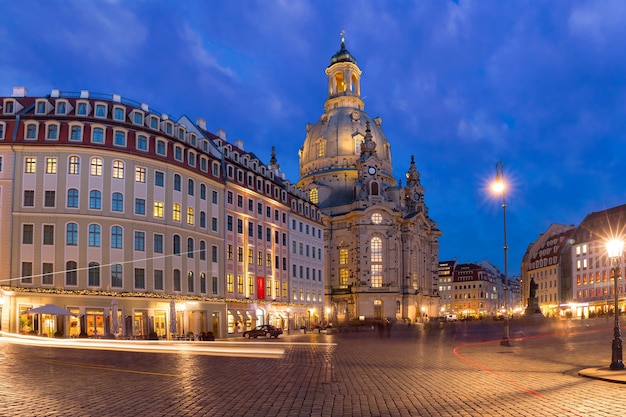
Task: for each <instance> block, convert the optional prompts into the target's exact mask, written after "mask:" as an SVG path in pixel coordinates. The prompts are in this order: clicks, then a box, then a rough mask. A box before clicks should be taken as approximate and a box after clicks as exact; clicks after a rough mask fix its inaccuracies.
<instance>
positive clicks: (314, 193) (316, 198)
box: [310, 188, 319, 204]
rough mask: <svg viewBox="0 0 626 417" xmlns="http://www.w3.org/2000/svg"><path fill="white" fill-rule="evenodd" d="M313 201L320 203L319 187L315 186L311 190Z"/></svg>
mask: <svg viewBox="0 0 626 417" xmlns="http://www.w3.org/2000/svg"><path fill="white" fill-rule="evenodd" d="M310 197H311V202H312V203H314V204H318V203H319V192H318V190H317V188H313V189H312V190H311V192H310Z"/></svg>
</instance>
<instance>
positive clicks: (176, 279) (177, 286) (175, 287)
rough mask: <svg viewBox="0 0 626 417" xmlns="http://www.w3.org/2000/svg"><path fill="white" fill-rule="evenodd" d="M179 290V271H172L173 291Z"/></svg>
mask: <svg viewBox="0 0 626 417" xmlns="http://www.w3.org/2000/svg"><path fill="white" fill-rule="evenodd" d="M180 290H181V282H180V269H175V270H174V291H180Z"/></svg>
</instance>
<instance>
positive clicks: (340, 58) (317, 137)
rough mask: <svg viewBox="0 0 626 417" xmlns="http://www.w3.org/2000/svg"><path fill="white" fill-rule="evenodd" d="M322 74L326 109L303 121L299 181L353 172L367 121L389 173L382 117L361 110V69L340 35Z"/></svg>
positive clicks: (378, 152)
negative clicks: (325, 82)
mask: <svg viewBox="0 0 626 417" xmlns="http://www.w3.org/2000/svg"><path fill="white" fill-rule="evenodd" d="M326 76H327V77H328V98H327V99H326V102H325V103H324V109H325V110H326V111H325V112H324V114H322V116H321V117H320V119H319V120H318V121H317V122H316V123H315V124H313V125H311V124H308V125H307V133H306V138H305V140H304V144H303V146H302V148H300V183H301V184H304V183H310V182H311V181H314V180H316V179H317V178H320V176H323V175H326V174H330V175H334V174H339V172H338V171H344V174H346V175H347V176H352V175H353V174H354V173H355V172H356V161H357V160H358V159H359V158H360V157H361V145H362V143H363V140H364V139H365V134H366V129H367V125H368V124H369V128H370V130H371V136H372V140H373V142H374V143H375V144H376V146H375V149H376V154H377V157H378V158H379V159H380V161H381V164H382V166H381V168H382V170H383V171H385V173H386V174H387V175H388V176H390V177H391V176H392V172H391V171H392V165H391V150H390V146H389V142H388V141H387V138H386V137H385V134H384V133H383V130H382V120H381V119H380V118H378V117H377V118H373V119H372V118H371V117H370V116H369V115H368V114H367V113H366V112H365V111H364V110H363V108H364V103H363V100H362V99H361V85H360V83H361V70H360V69H359V67H358V66H357V64H356V59H355V58H354V57H353V56H352V54H350V52H348V50H347V49H346V46H345V42H344V39H343V38H342V39H341V49H340V50H339V51H338V52H337V53H336V54H335V55H333V56H332V57H331V60H330V65H329V66H328V67H327V68H326ZM351 172H352V173H351Z"/></svg>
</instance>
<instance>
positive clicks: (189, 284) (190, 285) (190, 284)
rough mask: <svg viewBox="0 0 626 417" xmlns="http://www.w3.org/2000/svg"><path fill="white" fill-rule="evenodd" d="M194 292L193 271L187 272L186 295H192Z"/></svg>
mask: <svg viewBox="0 0 626 417" xmlns="http://www.w3.org/2000/svg"><path fill="white" fill-rule="evenodd" d="M195 291H196V289H195V282H194V279H193V271H189V272H188V273H187V292H188V293H193V292H195Z"/></svg>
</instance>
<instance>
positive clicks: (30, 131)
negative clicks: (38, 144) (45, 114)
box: [26, 123, 37, 139]
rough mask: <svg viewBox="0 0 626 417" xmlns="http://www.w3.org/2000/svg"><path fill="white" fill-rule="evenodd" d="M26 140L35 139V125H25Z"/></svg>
mask: <svg viewBox="0 0 626 417" xmlns="http://www.w3.org/2000/svg"><path fill="white" fill-rule="evenodd" d="M26 139H37V123H28V124H27V125H26Z"/></svg>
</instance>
